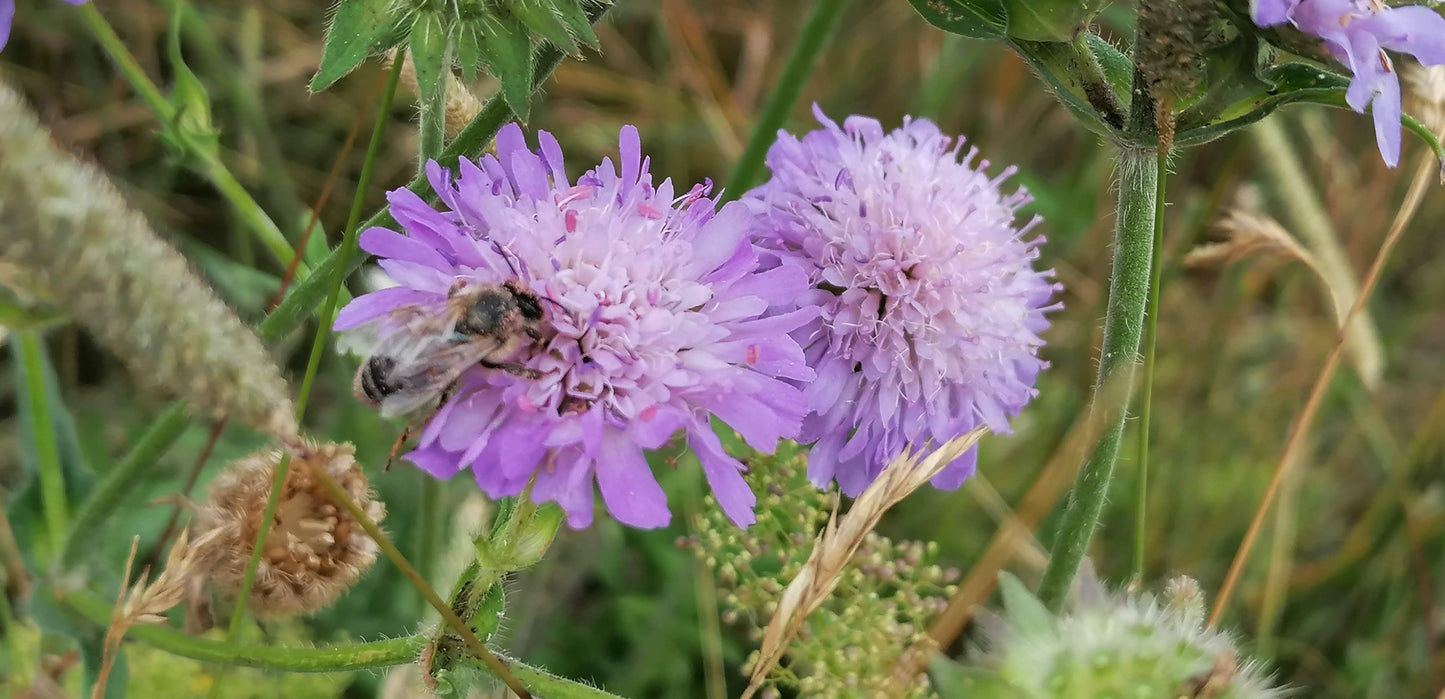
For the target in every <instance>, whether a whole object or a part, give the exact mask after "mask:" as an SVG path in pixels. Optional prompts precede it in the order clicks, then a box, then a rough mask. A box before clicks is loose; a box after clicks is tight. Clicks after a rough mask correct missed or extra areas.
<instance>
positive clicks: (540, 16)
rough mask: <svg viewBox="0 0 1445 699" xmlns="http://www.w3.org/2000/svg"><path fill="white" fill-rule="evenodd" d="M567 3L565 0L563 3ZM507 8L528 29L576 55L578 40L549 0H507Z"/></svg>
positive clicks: (577, 52)
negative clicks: (574, 39) (574, 38)
mask: <svg viewBox="0 0 1445 699" xmlns="http://www.w3.org/2000/svg"><path fill="white" fill-rule="evenodd" d="M563 4H565V2H564V3H563ZM506 5H507V9H508V10H511V12H512V16H514V17H516V18H517V19H519V20H521V21H522V24H524V25H526V26H527V28H528V29H530V30H532V31H534V32H536V33H537V34H539V35H541V36H542V37H543V38H545V39H546V40H547V41H550V42H552V45H553V46H556V47H557V48H559V49H562V50H563V51H564V52H566V53H568V54H571V55H573V56H576V55H578V54H579V51H578V50H577V42H576V41H573V40H572V36H571V34H570V33H568V31H567V23H565V22H563V21H562V16H561V14H560V13H558V12H557V11H556V10H554V9H553V8H552V2H550V1H549V0H507V3H506Z"/></svg>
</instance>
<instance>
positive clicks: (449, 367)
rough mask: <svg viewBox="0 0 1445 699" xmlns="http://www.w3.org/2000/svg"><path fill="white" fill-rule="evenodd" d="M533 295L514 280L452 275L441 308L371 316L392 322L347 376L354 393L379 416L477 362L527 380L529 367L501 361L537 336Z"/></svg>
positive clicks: (539, 316) (432, 391) (434, 392)
mask: <svg viewBox="0 0 1445 699" xmlns="http://www.w3.org/2000/svg"><path fill="white" fill-rule="evenodd" d="M541 301H542V300H541V298H539V297H538V296H537V294H535V293H533V292H532V291H531V290H530V289H527V288H526V287H525V286H523V285H522V284H521V283H520V282H517V281H515V280H510V281H507V282H504V283H502V284H477V285H467V284H465V283H462V282H459V283H458V284H457V285H456V286H454V287H453V288H452V290H451V292H450V293H449V294H448V296H447V299H446V301H445V302H444V304H443V307H442V308H441V309H437V308H431V307H419V306H403V307H401V308H398V309H396V310H395V311H392V312H391V313H390V314H388V315H387V316H384V317H383V318H381V319H379V320H378V321H376V322H377V323H378V325H379V326H381V327H387V326H388V325H390V326H397V325H399V327H393V328H391V329H390V331H389V332H388V333H387V334H384V335H381V336H380V337H379V339H378V340H377V341H376V343H375V345H373V346H372V348H371V352H370V356H369V357H368V358H367V360H366V361H365V362H363V363H362V365H361V368H360V369H358V370H357V372H356V378H355V379H354V380H353V382H352V387H353V390H355V392H356V397H357V398H358V399H360V400H361V401H363V402H365V403H367V404H368V405H371V406H373V407H377V408H379V410H380V412H381V415H382V416H383V417H396V416H400V415H408V414H411V413H414V412H417V411H419V410H420V409H422V408H424V407H426V406H427V405H428V404H430V403H432V402H433V401H435V400H437V399H439V398H442V397H443V396H444V394H445V393H446V392H447V390H448V389H449V388H451V386H452V384H453V383H454V382H455V381H456V380H457V378H458V377H460V376H461V375H462V373H463V372H465V371H466V370H467V369H469V368H471V367H473V366H482V367H486V368H489V369H497V370H500V371H505V372H507V373H510V374H513V375H515V376H520V377H522V378H527V379H536V378H539V377H540V376H541V374H540V373H539V372H537V371H536V370H534V369H529V368H527V367H525V366H523V365H521V364H518V363H515V362H512V361H509V360H510V359H511V357H512V355H513V354H514V353H516V351H517V350H518V349H520V348H521V347H522V346H523V345H525V344H527V343H529V342H532V341H535V340H538V339H541V337H542V333H541V327H542V324H543V322H544V320H545V318H546V314H545V313H544V312H543V310H542V303H541Z"/></svg>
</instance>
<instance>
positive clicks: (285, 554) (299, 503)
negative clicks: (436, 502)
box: [196, 444, 386, 617]
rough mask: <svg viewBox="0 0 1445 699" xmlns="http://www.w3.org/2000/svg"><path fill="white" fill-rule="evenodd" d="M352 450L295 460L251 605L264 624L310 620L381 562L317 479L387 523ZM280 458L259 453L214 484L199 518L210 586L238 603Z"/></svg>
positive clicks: (343, 447)
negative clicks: (330, 481)
mask: <svg viewBox="0 0 1445 699" xmlns="http://www.w3.org/2000/svg"><path fill="white" fill-rule="evenodd" d="M354 452H355V449H354V448H353V447H352V446H351V445H350V444H326V445H323V446H320V447H309V446H307V447H302V448H300V449H299V450H298V453H295V454H293V456H292V462H291V466H290V469H289V471H288V472H287V474H286V481H285V483H284V484H283V485H282V490H281V495H280V500H279V502H278V503H277V505H276V513H275V516H274V517H273V518H272V522H271V530H270V531H269V532H268V533H267V535H266V541H265V546H264V553H263V554H262V555H261V560H260V564H259V565H258V566H257V568H256V577H255V584H254V586H253V587H252V588H251V596H250V600H249V603H250V605H251V609H252V611H253V612H255V613H256V615H257V616H260V617H275V616H289V615H294V614H311V613H314V612H316V611H319V610H321V609H324V608H325V607H327V606H329V605H330V604H331V603H332V602H335V601H336V599H337V598H338V597H340V596H341V594H342V593H343V592H345V591H346V590H347V589H348V588H350V587H351V586H352V585H354V584H356V581H357V580H360V579H361V576H362V575H363V574H365V573H366V571H367V570H368V569H370V568H371V565H372V564H373V563H375V562H376V553H377V550H378V549H377V545H376V542H375V541H373V540H372V539H371V537H370V536H368V535H367V534H366V532H365V531H364V530H363V529H362V528H361V526H360V525H358V524H357V523H356V521H355V520H353V519H352V518H351V516H350V515H348V514H347V513H346V511H345V510H344V509H343V508H342V507H341V506H340V505H338V504H337V503H336V502H335V501H333V500H332V498H331V494H330V493H329V492H328V491H327V490H326V488H325V486H323V485H322V484H321V482H320V481H319V480H317V479H316V478H315V477H314V476H313V475H312V471H311V469H312V468H313V467H320V468H324V469H326V472H327V473H328V474H329V475H330V476H331V477H332V478H334V479H335V480H336V481H337V483H339V484H340V485H341V487H342V489H344V490H345V491H346V493H347V495H348V496H350V497H351V499H352V500H354V501H355V502H356V503H357V504H359V505H360V506H361V508H362V509H363V510H364V511H365V512H366V515H367V516H368V517H370V518H371V520H372V521H380V520H381V519H382V518H383V517H385V516H386V508H385V506H383V505H382V503H381V502H379V501H377V500H375V499H374V498H375V494H374V493H372V492H371V488H370V486H369V485H368V483H367V480H366V475H365V474H364V473H362V471H361V468H360V467H359V466H357V464H356V461H355V459H353V454H354ZM281 455H282V452H281V451H280V450H277V449H271V450H266V451H261V452H257V453H255V454H252V455H250V456H247V457H245V458H242V459H241V460H239V461H237V462H235V463H233V464H231V465H230V466H229V467H227V468H226V470H225V471H224V472H223V473H222V474H221V475H220V476H218V477H217V478H216V481H215V482H214V483H213V484H212V486H211V494H210V497H209V498H208V499H207V501H206V503H205V504H204V505H203V506H202V508H201V511H200V513H199V514H198V515H197V517H196V520H197V522H196V529H197V531H198V532H199V534H198V537H197V538H198V540H206V541H208V545H207V547H206V550H205V560H206V562H207V566H206V567H208V568H209V569H210V571H211V573H210V575H211V580H212V581H213V582H214V583H215V585H216V587H217V588H218V589H219V590H221V592H222V593H224V594H227V595H229V596H232V597H234V596H235V595H237V594H239V592H240V589H241V582H242V579H243V577H244V576H245V574H246V566H247V564H248V563H249V562H250V558H251V551H252V548H253V544H254V543H255V541H256V534H257V530H258V528H259V527H260V523H261V518H262V516H263V515H264V513H265V510H266V501H267V499H268V498H269V497H270V493H271V483H272V481H273V480H274V479H275V477H276V468H277V466H278V465H279V463H280V461H281Z"/></svg>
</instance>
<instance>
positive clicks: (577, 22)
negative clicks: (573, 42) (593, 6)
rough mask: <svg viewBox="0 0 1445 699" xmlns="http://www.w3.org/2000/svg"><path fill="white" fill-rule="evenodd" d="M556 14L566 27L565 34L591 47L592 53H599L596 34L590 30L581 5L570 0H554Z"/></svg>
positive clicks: (600, 46)
mask: <svg viewBox="0 0 1445 699" xmlns="http://www.w3.org/2000/svg"><path fill="white" fill-rule="evenodd" d="M556 2H557V12H558V13H559V14H560V15H561V17H562V23H563V24H566V25H567V33H568V34H570V35H571V36H572V37H573V38H575V39H577V40H578V41H581V42H582V43H583V44H586V45H587V46H588V47H591V48H592V50H594V51H601V50H602V44H601V42H599V41H597V33H596V32H594V31H593V30H592V20H590V19H588V18H587V11H586V10H584V9H582V4H581V3H578V2H573V1H572V0H556Z"/></svg>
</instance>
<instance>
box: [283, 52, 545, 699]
mask: <svg viewBox="0 0 1445 699" xmlns="http://www.w3.org/2000/svg"><path fill="white" fill-rule="evenodd" d="M397 63H398V65H400V61H398V62H397ZM310 467H311V475H312V477H314V478H315V479H316V480H318V481H320V482H321V485H322V486H324V487H325V488H326V492H327V493H329V494H330V495H331V499H332V500H333V501H334V502H336V504H338V505H340V506H341V509H343V510H346V514H348V515H350V516H351V518H352V519H353V520H355V522H356V523H357V524H358V525H360V526H361V528H362V529H363V530H365V531H366V534H367V536H370V537H371V540H372V541H375V542H376V545H377V546H378V547H379V548H380V549H381V552H382V553H383V554H385V555H386V557H387V558H388V559H389V560H390V561H391V563H392V565H394V566H396V568H397V570H399V571H401V575H402V577H404V578H406V579H407V582H410V583H411V584H412V587H415V588H416V589H417V591H418V592H420V593H421V594H422V597H424V598H425V599H426V601H427V604H430V605H431V606H432V608H433V609H435V610H437V613H439V614H441V617H442V621H443V622H444V623H445V624H446V625H447V626H448V627H449V628H450V629H451V631H452V632H453V633H455V634H456V635H457V636H459V637H461V639H462V643H464V644H466V647H467V650H468V651H470V653H471V655H472V656H473V657H475V658H476V659H478V660H480V661H481V662H482V663H483V664H484V666H485V668H486V670H487V672H488V673H490V674H491V675H492V676H494V677H496V678H497V679H500V680H501V681H502V682H503V683H505V684H506V685H507V687H508V688H509V689H511V690H512V692H513V693H514V694H516V695H517V696H519V697H521V699H531V697H532V695H531V694H530V693H528V692H527V689H526V687H524V686H523V685H522V683H521V682H520V681H518V680H517V678H516V677H515V676H513V675H512V672H511V669H510V668H509V667H508V665H507V663H505V662H503V661H502V660H501V658H498V657H497V656H496V655H495V654H494V653H492V651H491V649H489V648H487V646H486V644H484V643H482V640H481V639H480V638H477V635H476V634H475V633H473V632H472V630H471V628H470V627H468V626H467V624H466V623H465V622H463V621H462V620H461V617H459V616H457V613H456V612H455V611H453V610H452V608H451V607H450V606H448V605H447V603H446V602H443V601H442V598H441V596H440V595H438V594H437V593H436V590H433V589H432V587H431V585H429V584H427V581H426V579H425V578H423V577H422V576H421V573H418V572H417V571H416V568H415V567H414V566H412V564H411V562H410V561H408V560H406V556H403V555H401V551H399V550H397V548H396V544H393V543H391V538H390V537H388V536H387V535H386V532H383V531H382V530H381V527H379V526H377V524H376V522H373V521H372V520H371V518H370V517H368V516H367V514H366V511H365V510H363V509H361V506H360V505H358V504H356V501H354V500H352V499H351V496H350V495H348V494H347V493H346V491H345V490H344V489H343V488H342V487H341V484H340V483H337V482H336V479H335V478H332V477H331V474H329V473H327V472H326V469H325V468H322V467H321V466H320V465H318V464H316V463H315V462H314V461H313V462H312V463H310Z"/></svg>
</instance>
